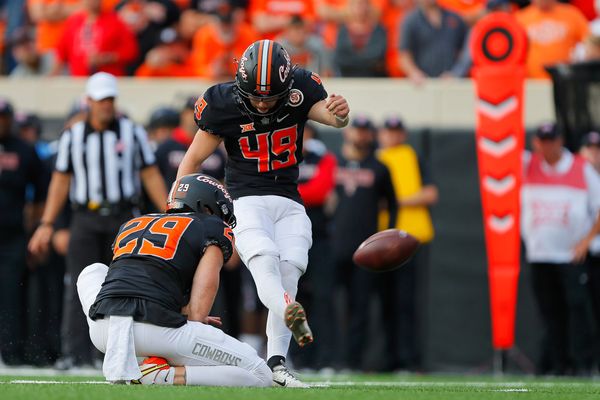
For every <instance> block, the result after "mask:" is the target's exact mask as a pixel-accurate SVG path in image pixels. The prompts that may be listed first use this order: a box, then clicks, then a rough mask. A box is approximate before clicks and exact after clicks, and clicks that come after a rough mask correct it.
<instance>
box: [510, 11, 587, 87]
mask: <svg viewBox="0 0 600 400" xmlns="http://www.w3.org/2000/svg"><path fill="white" fill-rule="evenodd" d="M515 17H516V18H517V21H519V23H520V24H521V25H522V26H523V27H524V28H525V30H526V31H527V37H528V38H529V46H528V51H527V77H529V78H535V79H549V78H550V75H548V73H547V72H546V71H545V70H544V67H545V66H547V65H553V64H558V63H563V62H568V61H569V60H570V56H571V52H572V51H573V49H574V48H575V46H576V45H577V43H578V42H582V41H583V40H584V39H585V38H586V37H587V35H588V34H589V29H588V23H587V20H586V19H585V17H584V16H583V14H582V13H581V11H579V10H578V9H577V8H575V7H574V6H572V5H570V4H563V3H559V2H558V0H532V2H531V4H530V5H529V6H528V7H526V8H524V9H522V10H520V11H518V12H517V13H516V14H515Z"/></svg>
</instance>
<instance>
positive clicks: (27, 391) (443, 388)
mask: <svg viewBox="0 0 600 400" xmlns="http://www.w3.org/2000/svg"><path fill="white" fill-rule="evenodd" d="M304 378H305V379H306V380H307V381H311V382H312V383H314V384H315V386H316V387H313V388H311V389H283V388H268V389H252V388H204V387H174V386H168V387H167V386H115V385H107V384H105V383H104V381H103V380H102V378H101V377H78V376H42V377H40V376H0V399H1V400H8V399H11V400H12V399H27V400H31V399H36V400H62V399H84V400H113V399H114V400H117V399H132V400H136V399H139V400H179V399H194V400H197V399H227V400H237V399H248V400H259V399H260V400H262V399H267V400H269V399H273V400H289V399H302V400H313V399H314V400H346V399H356V400H359V399H360V400H364V399H377V400H379V399H381V400H384V399H394V400H396V399H411V400H412V399H414V400H428V399H443V400H446V399H449V400H451V399H461V400H462V399H483V400H485V399H528V400H529V399H539V400H542V399H561V400H566V399H573V400H575V399H577V400H584V399H599V398H600V381H599V380H575V379H557V378H553V379H549V378H527V377H518V376H513V377H503V378H500V379H495V378H493V377H489V376H466V377H462V376H444V375H428V376H399V375H337V376H335V377H333V378H331V379H328V380H323V379H322V378H318V377H313V376H304Z"/></svg>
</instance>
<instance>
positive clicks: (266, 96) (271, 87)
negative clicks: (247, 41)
mask: <svg viewBox="0 0 600 400" xmlns="http://www.w3.org/2000/svg"><path fill="white" fill-rule="evenodd" d="M295 68H296V67H295V66H292V61H291V58H290V55H289V54H288V52H287V51H286V50H285V49H284V48H283V46H281V45H280V44H279V43H277V42H274V41H272V40H258V41H256V42H254V43H252V44H251V45H250V46H249V47H248V48H247V49H246V50H245V51H244V54H243V55H242V58H241V59H240V60H239V61H238V67H237V72H236V74H235V89H236V96H237V97H238V99H237V100H238V102H239V103H240V104H241V105H242V106H243V109H244V110H245V111H246V112H248V113H249V114H250V116H252V117H261V118H263V117H265V116H267V117H268V116H273V115H276V114H277V113H278V112H279V111H280V110H281V109H282V108H283V106H285V104H286V103H287V101H288V98H289V94H290V89H291V88H292V84H293V82H294V79H293V75H294V69H295ZM250 99H255V100H259V99H262V100H265V101H270V100H277V102H276V103H275V105H274V106H273V108H271V109H270V110H269V111H268V112H266V113H261V112H259V111H258V110H257V109H256V108H254V107H253V106H252V104H251V103H250Z"/></svg>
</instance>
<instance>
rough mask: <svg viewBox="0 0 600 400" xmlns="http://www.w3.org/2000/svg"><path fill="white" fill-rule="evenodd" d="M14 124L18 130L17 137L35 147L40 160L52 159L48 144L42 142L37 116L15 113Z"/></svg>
mask: <svg viewBox="0 0 600 400" xmlns="http://www.w3.org/2000/svg"><path fill="white" fill-rule="evenodd" d="M15 122H16V123H17V127H18V128H19V137H20V138H21V139H23V140H24V141H26V142H27V143H29V144H30V145H32V146H34V147H35V151H36V153H37V155H38V157H39V158H40V159H41V160H46V159H48V158H50V157H52V154H53V151H52V149H51V148H50V146H49V144H48V142H46V141H44V140H42V120H41V119H40V117H38V116H37V114H33V113H17V114H16V116H15Z"/></svg>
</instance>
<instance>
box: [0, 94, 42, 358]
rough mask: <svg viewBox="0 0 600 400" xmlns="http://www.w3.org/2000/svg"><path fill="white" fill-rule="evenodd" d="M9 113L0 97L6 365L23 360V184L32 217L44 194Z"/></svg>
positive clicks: (0, 269)
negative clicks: (28, 194) (28, 191)
mask: <svg viewBox="0 0 600 400" xmlns="http://www.w3.org/2000/svg"><path fill="white" fill-rule="evenodd" d="M13 116H14V111H13V107H12V105H11V104H10V103H9V102H8V101H7V100H5V99H0V254H1V255H2V256H1V257H0V276H1V277H2V278H1V279H0V352H1V353H2V359H3V361H4V362H5V363H6V364H7V365H18V364H21V363H22V362H23V361H24V359H23V356H24V354H23V351H24V348H23V340H24V338H25V335H24V332H23V327H24V320H23V318H24V314H23V312H24V308H23V300H24V293H23V288H24V286H23V278H24V274H25V255H26V254H27V251H26V240H27V239H26V233H25V221H24V211H25V207H26V195H25V193H26V189H27V186H28V185H30V184H31V185H33V187H34V194H33V196H32V198H31V201H32V203H33V205H34V209H33V210H32V212H31V216H32V218H33V219H35V220H37V219H38V218H39V215H40V210H41V208H42V202H43V200H44V196H45V192H44V190H43V182H42V179H41V177H42V176H43V174H42V173H40V172H41V171H42V164H41V162H40V159H39V157H38V156H37V154H36V152H35V150H34V148H33V147H32V146H30V145H29V144H27V143H26V142H24V141H23V140H21V139H19V138H18V137H16V134H15V132H14V131H13V128H12V126H13Z"/></svg>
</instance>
